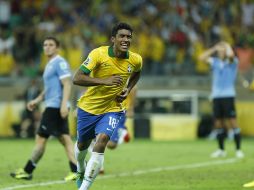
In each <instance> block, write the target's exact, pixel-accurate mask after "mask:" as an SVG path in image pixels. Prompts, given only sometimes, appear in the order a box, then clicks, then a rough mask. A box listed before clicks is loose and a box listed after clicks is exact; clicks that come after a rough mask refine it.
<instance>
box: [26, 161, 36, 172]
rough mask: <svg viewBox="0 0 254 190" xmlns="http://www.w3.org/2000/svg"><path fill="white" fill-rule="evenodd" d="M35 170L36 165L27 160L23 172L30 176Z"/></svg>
mask: <svg viewBox="0 0 254 190" xmlns="http://www.w3.org/2000/svg"><path fill="white" fill-rule="evenodd" d="M35 168H36V164H35V163H33V162H32V160H28V161H27V163H26V165H25V167H24V170H25V172H26V173H29V174H32V173H33V171H34V169H35Z"/></svg>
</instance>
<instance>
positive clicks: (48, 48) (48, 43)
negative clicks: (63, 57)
mask: <svg viewBox="0 0 254 190" xmlns="http://www.w3.org/2000/svg"><path fill="white" fill-rule="evenodd" d="M43 50H44V53H45V55H46V56H48V57H52V56H54V55H56V54H57V51H58V47H57V46H56V43H55V41H54V40H45V41H44V43H43Z"/></svg>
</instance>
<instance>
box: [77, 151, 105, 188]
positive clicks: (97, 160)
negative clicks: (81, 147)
mask: <svg viewBox="0 0 254 190" xmlns="http://www.w3.org/2000/svg"><path fill="white" fill-rule="evenodd" d="M103 162H104V154H103V153H98V152H92V155H91V158H90V160H89V161H88V163H87V167H86V171H85V178H84V180H83V183H82V185H81V187H80V188H79V190H88V189H89V188H90V186H91V185H92V183H93V181H94V180H95V178H96V176H97V175H98V173H99V171H100V169H101V166H102V165H103Z"/></svg>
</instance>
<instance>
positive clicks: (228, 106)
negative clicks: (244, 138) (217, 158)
mask: <svg viewBox="0 0 254 190" xmlns="http://www.w3.org/2000/svg"><path fill="white" fill-rule="evenodd" d="M224 110H225V118H227V127H228V129H232V131H233V134H234V141H235V146H236V157H238V158H243V157H244V154H243V152H242V151H241V130H240V128H239V126H238V124H237V120H236V109H235V100H234V98H233V97H231V98H225V100H224Z"/></svg>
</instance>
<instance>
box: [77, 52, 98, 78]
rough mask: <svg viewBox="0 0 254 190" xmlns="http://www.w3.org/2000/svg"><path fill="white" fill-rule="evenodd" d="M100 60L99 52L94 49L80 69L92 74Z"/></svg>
mask: <svg viewBox="0 0 254 190" xmlns="http://www.w3.org/2000/svg"><path fill="white" fill-rule="evenodd" d="M98 60H99V51H98V50H97V49H94V50H93V51H91V52H90V53H89V55H88V56H87V58H86V60H85V61H84V62H83V63H82V64H81V66H80V69H81V70H82V71H83V72H84V73H87V74H88V73H90V72H91V71H92V70H93V69H94V68H95V67H96V66H97V64H98Z"/></svg>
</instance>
